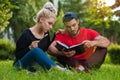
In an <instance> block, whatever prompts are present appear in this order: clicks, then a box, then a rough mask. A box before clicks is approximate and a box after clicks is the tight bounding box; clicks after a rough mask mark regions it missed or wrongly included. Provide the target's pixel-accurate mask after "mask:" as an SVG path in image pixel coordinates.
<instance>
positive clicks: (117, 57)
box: [108, 44, 120, 64]
mask: <svg viewBox="0 0 120 80" xmlns="http://www.w3.org/2000/svg"><path fill="white" fill-rule="evenodd" d="M108 53H109V55H110V58H111V62H112V63H113V64H120V46H119V45H118V44H111V46H110V47H109V48H108Z"/></svg>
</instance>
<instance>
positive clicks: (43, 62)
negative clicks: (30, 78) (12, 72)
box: [15, 48, 57, 69]
mask: <svg viewBox="0 0 120 80" xmlns="http://www.w3.org/2000/svg"><path fill="white" fill-rule="evenodd" d="M33 61H36V62H38V64H39V65H40V66H42V67H45V68H47V69H50V68H51V67H54V66H57V65H56V63H54V61H53V60H51V59H50V58H49V57H48V56H47V55H46V54H45V52H44V51H43V50H41V49H40V48H33V49H32V50H31V51H29V52H28V53H27V54H26V55H25V56H24V57H23V58H21V59H20V60H19V61H17V62H16V63H15V66H16V67H18V66H19V67H20V65H21V66H22V67H23V68H26V67H29V66H31V64H32V63H33Z"/></svg>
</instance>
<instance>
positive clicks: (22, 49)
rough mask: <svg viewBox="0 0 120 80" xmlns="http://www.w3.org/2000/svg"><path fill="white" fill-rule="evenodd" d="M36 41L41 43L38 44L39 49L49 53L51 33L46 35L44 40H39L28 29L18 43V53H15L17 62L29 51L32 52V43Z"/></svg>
mask: <svg viewBox="0 0 120 80" xmlns="http://www.w3.org/2000/svg"><path fill="white" fill-rule="evenodd" d="M36 40H38V41H40V42H39V43H38V47H39V48H40V49H42V50H43V51H47V49H48V47H49V45H50V36H49V32H47V33H45V34H44V38H42V39H38V38H36V37H35V36H34V35H33V34H32V32H31V31H30V29H26V30H24V31H23V33H22V35H21V36H20V38H19V39H18V40H17V42H16V51H15V57H16V61H17V60H19V59H21V58H22V57H23V56H24V55H25V54H26V53H27V52H28V51H30V49H29V45H30V44H31V43H32V41H36Z"/></svg>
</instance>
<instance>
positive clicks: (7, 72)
mask: <svg viewBox="0 0 120 80" xmlns="http://www.w3.org/2000/svg"><path fill="white" fill-rule="evenodd" d="M12 64H13V61H0V80H120V72H119V71H120V65H113V64H103V65H102V67H101V69H100V70H97V71H95V70H93V71H92V75H90V74H88V73H70V72H68V71H67V72H66V71H63V72H62V71H58V70H50V71H47V72H45V71H43V70H39V71H37V72H35V73H31V72H28V71H26V70H21V71H18V70H16V69H14V68H13V66H12Z"/></svg>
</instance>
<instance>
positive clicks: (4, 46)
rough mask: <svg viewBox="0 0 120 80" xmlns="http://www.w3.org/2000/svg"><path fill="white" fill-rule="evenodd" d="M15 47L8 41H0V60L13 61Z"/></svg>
mask: <svg viewBox="0 0 120 80" xmlns="http://www.w3.org/2000/svg"><path fill="white" fill-rule="evenodd" d="M14 51H15V45H14V44H13V43H12V41H10V40H6V39H0V59H2V60H5V59H10V60H11V59H12V60H13V59H14Z"/></svg>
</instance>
